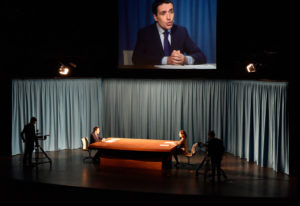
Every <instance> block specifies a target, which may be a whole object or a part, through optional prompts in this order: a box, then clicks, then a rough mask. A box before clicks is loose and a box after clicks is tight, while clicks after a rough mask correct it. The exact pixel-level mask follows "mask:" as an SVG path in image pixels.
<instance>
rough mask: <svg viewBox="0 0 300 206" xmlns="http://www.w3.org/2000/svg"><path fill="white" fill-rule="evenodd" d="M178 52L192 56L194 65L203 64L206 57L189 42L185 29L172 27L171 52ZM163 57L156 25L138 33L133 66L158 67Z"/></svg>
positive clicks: (176, 26)
mask: <svg viewBox="0 0 300 206" xmlns="http://www.w3.org/2000/svg"><path fill="white" fill-rule="evenodd" d="M173 50H180V52H181V53H182V54H186V55H189V56H192V57H193V58H194V60H195V62H194V64H205V63H206V57H205V55H204V54H203V53H202V51H201V50H200V49H199V48H198V47H197V45H196V44H195V43H194V42H193V41H192V40H191V38H190V37H189V35H188V32H187V30H186V28H184V27H181V26H178V25H173V27H172V29H171V52H172V51H173ZM163 57H164V50H163V47H162V43H161V40H160V37H159V33H158V30H157V27H156V23H154V24H151V25H150V26H148V27H146V28H144V29H141V30H140V31H139V32H138V38H137V43H136V46H135V49H134V52H133V56H132V61H133V63H134V64H135V65H159V64H161V60H162V58H163Z"/></svg>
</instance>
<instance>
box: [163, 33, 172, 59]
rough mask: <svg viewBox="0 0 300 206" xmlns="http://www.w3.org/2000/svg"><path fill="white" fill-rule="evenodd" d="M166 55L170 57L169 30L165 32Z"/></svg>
mask: <svg viewBox="0 0 300 206" xmlns="http://www.w3.org/2000/svg"><path fill="white" fill-rule="evenodd" d="M164 36H165V38H164V53H165V56H170V53H171V51H170V43H169V40H168V37H169V31H168V30H165V32H164Z"/></svg>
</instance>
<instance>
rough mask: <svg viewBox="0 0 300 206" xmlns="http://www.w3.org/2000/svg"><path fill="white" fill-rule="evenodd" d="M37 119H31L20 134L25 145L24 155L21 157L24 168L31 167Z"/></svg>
mask: <svg viewBox="0 0 300 206" xmlns="http://www.w3.org/2000/svg"><path fill="white" fill-rule="evenodd" d="M36 122H37V119H36V118H35V117H31V119H30V123H29V124H27V125H25V127H24V129H23V131H22V132H21V138H22V140H23V142H24V143H25V153H24V157H23V165H24V166H32V152H33V150H34V142H35V141H36V133H35V127H34V125H35V124H36Z"/></svg>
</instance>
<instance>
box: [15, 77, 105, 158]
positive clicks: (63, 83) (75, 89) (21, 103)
mask: <svg viewBox="0 0 300 206" xmlns="http://www.w3.org/2000/svg"><path fill="white" fill-rule="evenodd" d="M101 84H102V80H101V79H86V80H83V79H76V80H75V79H69V80H61V79H57V80H51V79H45V80H13V81H12V154H19V153H23V152H24V144H23V142H22V141H21V138H20V133H21V131H22V129H23V127H24V125H25V124H27V123H29V121H30V118H31V117H32V116H35V117H37V124H36V129H38V130H39V131H40V132H41V133H42V134H50V136H49V137H48V138H47V140H45V141H41V142H42V146H43V148H44V150H45V151H53V150H61V149H73V148H80V147H81V137H83V136H87V137H89V134H90V133H91V132H92V128H93V127H94V126H97V125H100V124H101V123H102V119H101V118H102V116H103V115H102V112H101V108H102V102H101V100H102V94H101Z"/></svg>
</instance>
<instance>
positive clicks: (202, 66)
mask: <svg viewBox="0 0 300 206" xmlns="http://www.w3.org/2000/svg"><path fill="white" fill-rule="evenodd" d="M154 67H156V68H159V69H216V68H217V66H216V64H196V65H154Z"/></svg>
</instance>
